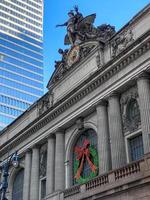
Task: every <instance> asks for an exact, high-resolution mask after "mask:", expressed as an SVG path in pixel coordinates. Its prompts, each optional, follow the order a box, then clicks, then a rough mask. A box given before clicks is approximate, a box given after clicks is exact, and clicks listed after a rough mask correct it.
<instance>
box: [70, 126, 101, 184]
mask: <svg viewBox="0 0 150 200" xmlns="http://www.w3.org/2000/svg"><path fill="white" fill-rule="evenodd" d="M72 174H73V185H74V184H82V183H85V182H87V181H89V180H90V179H92V178H94V177H95V176H97V174H98V153H97V134H96V132H95V131H94V130H93V129H87V130H85V131H83V133H82V134H81V135H80V136H79V138H78V139H77V141H76V142H75V144H74V147H73V173H72Z"/></svg>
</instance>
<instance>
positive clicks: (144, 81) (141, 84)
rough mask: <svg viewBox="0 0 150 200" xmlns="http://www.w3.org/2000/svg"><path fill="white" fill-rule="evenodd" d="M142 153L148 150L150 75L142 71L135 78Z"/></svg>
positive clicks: (149, 133)
mask: <svg viewBox="0 0 150 200" xmlns="http://www.w3.org/2000/svg"><path fill="white" fill-rule="evenodd" d="M137 86H138V94H139V104H140V105H139V106H140V114H141V127H142V136H143V145H144V153H145V154H146V153H149V152H150V75H149V74H147V73H143V74H141V75H140V76H139V77H138V80H137Z"/></svg>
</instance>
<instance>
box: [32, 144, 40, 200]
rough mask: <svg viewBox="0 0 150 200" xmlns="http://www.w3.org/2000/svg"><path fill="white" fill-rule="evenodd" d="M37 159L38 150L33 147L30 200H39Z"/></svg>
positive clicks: (38, 156)
mask: <svg viewBox="0 0 150 200" xmlns="http://www.w3.org/2000/svg"><path fill="white" fill-rule="evenodd" d="M39 158H40V155H39V148H38V146H34V147H33V149H32V167H31V186H30V188H31V190H30V200H38V199H39Z"/></svg>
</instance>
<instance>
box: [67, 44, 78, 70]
mask: <svg viewBox="0 0 150 200" xmlns="http://www.w3.org/2000/svg"><path fill="white" fill-rule="evenodd" d="M79 58H80V47H79V46H74V47H73V48H72V49H71V50H70V52H69V53H68V59H67V64H68V66H69V67H71V66H72V65H73V64H74V63H76V62H77V61H78V60H79Z"/></svg>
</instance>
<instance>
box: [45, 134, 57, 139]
mask: <svg viewBox="0 0 150 200" xmlns="http://www.w3.org/2000/svg"><path fill="white" fill-rule="evenodd" d="M46 138H47V140H48V139H55V134H54V133H50V134H49V135H47V137H46Z"/></svg>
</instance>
